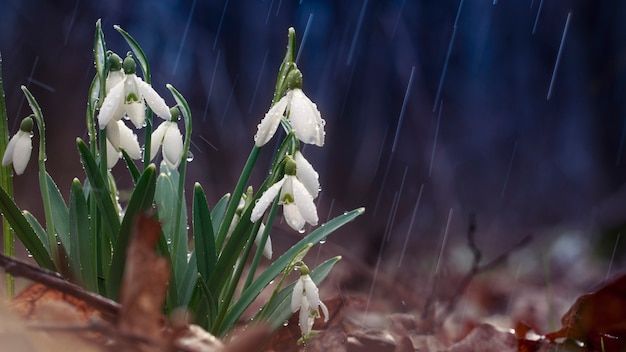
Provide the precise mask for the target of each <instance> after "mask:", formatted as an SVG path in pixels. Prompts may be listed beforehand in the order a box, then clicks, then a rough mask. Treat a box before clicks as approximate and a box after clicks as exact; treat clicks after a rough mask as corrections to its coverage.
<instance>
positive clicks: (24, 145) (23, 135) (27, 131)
mask: <svg viewBox="0 0 626 352" xmlns="http://www.w3.org/2000/svg"><path fill="white" fill-rule="evenodd" d="M32 131H33V119H32V117H30V116H29V117H27V118H25V119H23V120H22V122H21V123H20V130H19V131H17V133H16V134H15V135H14V136H13V137H11V140H10V141H9V144H7V149H6V150H5V151H4V157H2V166H7V165H9V164H11V163H13V169H14V170H15V173H16V174H18V175H21V174H23V173H24V170H25V169H26V165H28V160H30V152H31V151H32V150H33V144H32V143H31V140H30V138H31V133H32Z"/></svg>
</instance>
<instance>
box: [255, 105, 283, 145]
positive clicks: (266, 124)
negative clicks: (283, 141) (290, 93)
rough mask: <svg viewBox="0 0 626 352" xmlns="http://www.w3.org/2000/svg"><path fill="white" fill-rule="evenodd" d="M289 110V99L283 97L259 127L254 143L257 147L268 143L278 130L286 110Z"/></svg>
mask: <svg viewBox="0 0 626 352" xmlns="http://www.w3.org/2000/svg"><path fill="white" fill-rule="evenodd" d="M286 108H287V97H286V96H284V97H282V98H281V99H280V100H279V101H278V103H276V104H274V106H272V107H271V108H270V110H269V111H268V112H267V114H265V117H264V118H263V120H261V123H260V124H259V126H258V127H257V128H258V130H257V133H256V134H255V135H254V143H255V145H256V146H257V147H262V146H264V145H265V143H267V142H268V141H269V140H270V139H272V137H273V136H274V134H275V133H276V130H277V129H278V125H279V124H280V120H281V119H282V117H283V114H284V113H285V109H286Z"/></svg>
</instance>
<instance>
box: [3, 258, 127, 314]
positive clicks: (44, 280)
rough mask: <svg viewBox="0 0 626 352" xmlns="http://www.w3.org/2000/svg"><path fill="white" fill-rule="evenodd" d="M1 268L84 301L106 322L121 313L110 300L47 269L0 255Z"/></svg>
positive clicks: (116, 304)
mask: <svg viewBox="0 0 626 352" xmlns="http://www.w3.org/2000/svg"><path fill="white" fill-rule="evenodd" d="M0 266H2V267H4V269H5V271H6V272H7V273H9V274H11V275H13V276H16V277H23V278H26V279H29V280H33V281H36V282H39V283H41V284H43V285H45V286H47V287H49V288H52V289H55V290H58V291H60V292H63V293H65V294H68V295H71V296H73V297H75V298H77V299H79V300H82V301H84V302H85V303H87V304H88V305H90V306H91V307H93V308H94V309H97V310H98V311H99V312H100V313H102V317H103V318H104V319H105V320H109V321H115V319H116V317H117V316H118V314H119V311H120V305H119V304H118V303H116V302H114V301H111V300H110V299H108V298H105V297H102V296H99V295H97V294H94V293H91V292H89V291H85V290H84V289H82V288H81V287H80V286H77V285H75V284H73V283H71V282H69V281H66V280H65V279H64V278H62V277H61V276H60V275H59V274H57V273H55V272H53V271H49V270H46V269H42V268H38V267H35V266H32V265H30V264H28V263H25V262H23V261H20V260H17V259H15V258H11V257H7V256H5V255H2V254H0Z"/></svg>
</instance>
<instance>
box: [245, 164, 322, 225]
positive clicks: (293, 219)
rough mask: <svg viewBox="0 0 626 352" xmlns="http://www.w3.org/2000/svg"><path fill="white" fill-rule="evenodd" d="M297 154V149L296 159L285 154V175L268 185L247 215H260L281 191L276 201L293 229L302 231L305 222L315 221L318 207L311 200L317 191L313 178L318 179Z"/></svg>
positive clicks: (317, 187)
mask: <svg viewBox="0 0 626 352" xmlns="http://www.w3.org/2000/svg"><path fill="white" fill-rule="evenodd" d="M297 155H298V154H297V153H296V158H297V160H294V159H292V158H291V157H287V158H286V159H287V160H286V163H285V176H284V177H283V178H282V179H281V180H280V181H278V182H276V183H275V184H273V185H272V186H271V187H270V188H268V189H267V190H266V191H265V192H264V193H263V195H262V196H261V198H260V199H259V200H258V202H256V204H255V205H254V209H252V215H251V216H250V220H251V221H252V222H255V221H257V220H259V219H260V218H261V216H263V213H264V212H265V210H266V209H267V207H269V205H270V204H271V203H272V202H273V201H274V198H276V196H278V194H279V192H280V198H279V202H278V204H282V205H283V215H284V217H285V220H286V221H287V224H288V225H289V226H290V227H291V228H292V229H294V230H296V231H302V229H303V228H304V224H305V223H306V222H308V223H309V224H311V225H317V220H318V217H317V209H316V208H315V203H313V199H314V196H317V194H318V192H319V183H317V182H314V181H317V173H316V172H315V170H313V167H311V165H310V164H308V162H306V160H305V159H304V157H302V156H301V155H300V156H299V157H298V156H297ZM303 161H304V162H306V164H304V163H303ZM298 162H299V164H298ZM307 165H308V166H307ZM308 167H310V169H308ZM311 172H313V173H314V174H311ZM309 187H310V188H309Z"/></svg>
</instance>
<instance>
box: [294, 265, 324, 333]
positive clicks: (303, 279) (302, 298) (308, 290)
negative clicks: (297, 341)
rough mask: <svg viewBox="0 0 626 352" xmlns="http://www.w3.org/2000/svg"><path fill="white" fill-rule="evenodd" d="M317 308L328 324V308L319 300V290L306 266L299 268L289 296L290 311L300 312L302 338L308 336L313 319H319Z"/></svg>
mask: <svg viewBox="0 0 626 352" xmlns="http://www.w3.org/2000/svg"><path fill="white" fill-rule="evenodd" d="M319 308H322V312H323V313H324V322H328V308H327V307H326V305H325V304H324V302H322V301H321V300H320V296H319V289H318V288H317V286H315V283H314V282H313V280H312V279H311V276H309V268H308V267H307V266H306V265H304V264H303V265H302V266H301V267H300V278H299V279H298V281H296V284H295V285H294V287H293V293H292V294H291V311H292V312H293V313H295V312H296V311H298V309H299V310H300V319H299V320H298V321H299V325H300V330H301V331H302V335H303V336H305V337H306V336H308V335H309V334H310V333H311V330H312V329H313V323H314V322H315V318H319V317H320V311H319Z"/></svg>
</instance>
